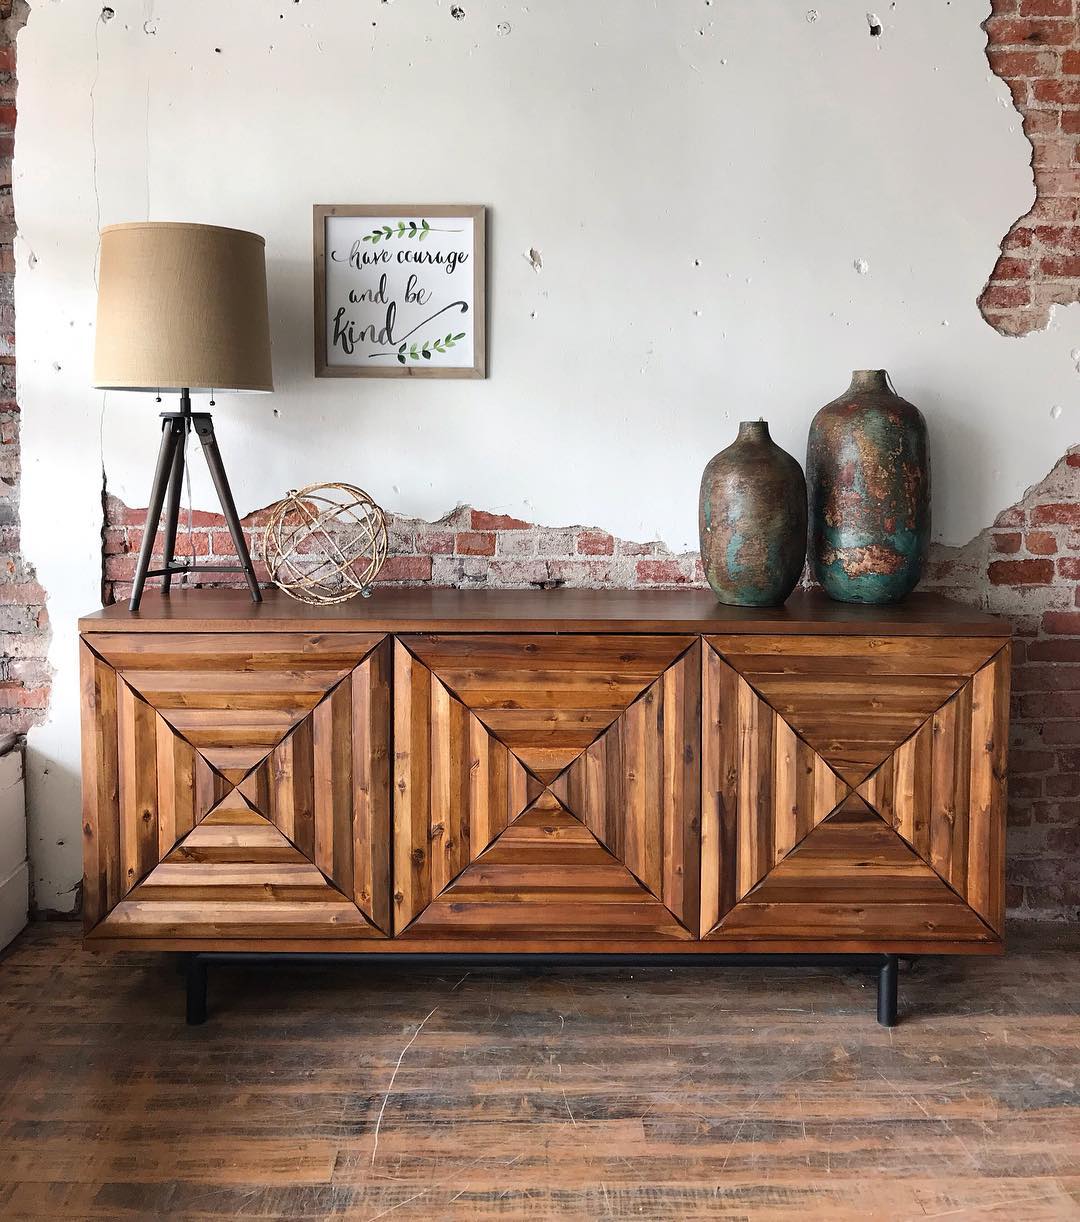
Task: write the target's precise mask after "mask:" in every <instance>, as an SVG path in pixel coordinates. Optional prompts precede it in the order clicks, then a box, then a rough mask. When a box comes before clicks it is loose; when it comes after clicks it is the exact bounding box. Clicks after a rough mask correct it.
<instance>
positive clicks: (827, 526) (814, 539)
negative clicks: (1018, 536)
mask: <svg viewBox="0 0 1080 1222" xmlns="http://www.w3.org/2000/svg"><path fill="white" fill-rule="evenodd" d="M806 478H807V483H808V485H809V489H810V558H811V562H812V564H813V570H814V576H815V577H816V578H817V580H818V581H819V582H820V583H821V585H822V587H823V588H824V589H825V591H826V592H827V593H828V594H829V595H830V596H831V597H833V598H835V599H838V600H839V601H840V602H854V603H890V602H896V601H897V599H900V598H903V597H904V595H905V594H908V593H910V592H911V591H912V590H913V589H914V588H915V586H916V584H917V583H918V580H919V578H920V576H921V575H922V570H923V565H924V563H925V561H926V552H927V548H928V547H929V544H930V450H929V444H928V440H927V434H926V421H925V420H924V419H923V416H922V413H921V412H920V411H919V409H918V408H917V407H915V406H914V404H911V403H908V401H907V400H906V399H901V398H900V396H899V395H898V394H896V393H895V392H894V391H893V390H892V388H891V387H890V385H889V376H888V374H887V373H886V372H885V370H884V369H858V370H856V371H855V372H854V373H853V374H852V375H851V385H850V386H849V387H848V389H847V391H846V392H845V393H844V394H842V395H841V396H840V398H839V399H834V400H833V401H832V402H831V403H829V404H826V406H825V407H823V408H822V409H821V411H819V412H818V414H817V415H816V416H815V417H814V421H813V423H812V424H811V426H810V438H809V441H808V442H807V447H806Z"/></svg>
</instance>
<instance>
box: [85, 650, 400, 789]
mask: <svg viewBox="0 0 1080 1222" xmlns="http://www.w3.org/2000/svg"><path fill="white" fill-rule="evenodd" d="M381 639H382V638H381V636H380V635H377V634H373V633H353V632H346V633H338V634H327V635H325V636H311V635H304V634H300V633H217V634H213V635H210V634H200V635H197V636H188V637H177V636H165V635H159V634H156V633H127V634H125V633H116V634H115V635H112V636H109V637H108V638H107V639H105V640H102V641H99V642H96V648H97V649H98V652H99V654H100V655H101V657H102V658H103V659H104V660H105V661H106V662H108V663H109V665H110V666H112V668H113V669H114V670H115V671H117V673H118V674H120V675H121V676H122V677H123V679H124V681H125V682H126V683H127V684H128V686H129V687H131V688H132V689H133V690H134V691H136V692H138V693H139V695H140V696H142V698H143V699H144V700H145V701H146V703H147V704H149V705H150V706H151V707H152V708H154V709H156V710H157V711H158V712H159V713H160V714H161V716H162V717H163V718H164V719H165V720H166V721H167V722H168V723H169V725H171V726H172V727H173V729H174V730H176V732H177V733H178V734H180V735H181V736H182V737H183V738H185V739H186V740H187V741H188V742H189V743H191V745H192V746H193V747H195V748H196V749H197V750H198V751H199V753H200V754H201V755H202V756H203V757H204V758H205V759H206V760H207V761H208V762H209V763H210V764H212V765H213V767H214V768H215V769H216V770H217V771H218V772H219V773H220V774H221V775H222V776H223V777H225V779H226V780H228V781H230V782H232V783H233V784H234V785H235V784H238V783H239V782H240V781H241V780H242V779H243V778H244V777H245V776H246V775H247V773H248V772H250V771H251V769H252V768H254V767H255V766H256V764H258V763H259V762H260V761H261V760H263V759H265V758H266V756H267V755H268V754H269V752H270V750H271V748H272V747H274V746H276V744H277V743H279V742H280V741H281V740H282V738H283V737H284V736H285V735H286V734H287V733H288V732H289V730H291V729H292V728H293V727H294V726H295V725H296V724H297V723H298V722H299V721H300V720H301V719H302V718H303V717H305V716H306V715H307V714H308V713H310V712H311V710H312V709H313V708H314V707H315V705H316V704H318V703H319V701H320V700H321V699H322V698H323V696H325V695H326V693H327V692H328V691H329V690H330V688H332V687H333V686H334V684H335V683H337V682H338V681H339V680H340V679H343V678H344V677H345V676H346V675H347V674H348V673H349V671H350V670H352V668H353V667H354V666H355V665H356V664H357V663H358V662H359V661H360V659H361V658H362V657H364V655H365V654H367V653H368V652H369V650H371V649H373V648H374V647H375V645H377V644H378V643H379V641H380V640H381Z"/></svg>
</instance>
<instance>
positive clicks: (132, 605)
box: [128, 420, 183, 611]
mask: <svg viewBox="0 0 1080 1222" xmlns="http://www.w3.org/2000/svg"><path fill="white" fill-rule="evenodd" d="M182 428H183V426H182V425H181V426H180V428H179V429H178V427H177V423H176V421H174V420H166V421H165V423H164V425H163V426H162V432H161V449H160V450H159V451H158V460H157V468H156V469H155V471H154V483H153V486H152V487H151V489H150V504H149V505H148V506H147V507H146V530H145V532H144V533H143V541H142V547H141V549H140V550H139V560H138V563H137V564H136V566H135V580H134V581H133V582H132V586H131V601H130V602H129V603H128V609H129V610H131V611H138V609H139V602H140V601H141V599H142V592H143V586H144V585H145V584H146V573H147V570H148V569H149V568H150V558H151V556H153V554H154V538H155V537H156V535H157V528H158V523H159V522H160V521H161V507H162V505H163V504H164V503H165V492H166V489H167V487H168V480H169V474H170V472H171V471H172V468H173V455H174V453H175V450H176V446H177V445H178V444H182V443H181V441H180V438H181V437H182Z"/></svg>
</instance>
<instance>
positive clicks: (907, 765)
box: [858, 652, 1009, 932]
mask: <svg viewBox="0 0 1080 1222" xmlns="http://www.w3.org/2000/svg"><path fill="white" fill-rule="evenodd" d="M1008 679H1009V672H1008V660H1007V653H1006V652H1003V653H1002V654H999V655H997V656H996V657H995V658H994V659H993V660H992V661H991V662H990V663H989V664H988V665H986V666H984V667H983V668H982V669H981V670H979V671H978V672H977V673H976V675H975V676H974V678H973V679H972V680H971V681H970V682H969V683H966V684H965V685H964V686H963V687H962V688H961V689H960V691H959V692H958V693H957V694H956V695H955V696H954V697H953V698H952V699H951V700H949V701H947V702H946V703H945V704H944V705H942V707H941V708H940V709H938V710H937V711H936V712H935V713H934V715H933V716H932V718H930V719H929V720H928V721H926V722H924V723H923V725H922V726H920V727H919V729H918V730H917V731H916V732H915V734H913V735H912V736H911V737H910V738H909V739H907V740H906V741H905V742H904V743H902V744H901V745H900V747H898V748H897V750H896V751H895V752H894V753H893V754H892V755H891V756H890V758H889V759H888V760H887V761H886V762H885V763H884V764H883V765H882V766H881V767H880V768H879V769H878V770H877V771H876V772H875V773H873V775H872V776H870V777H869V778H868V779H867V780H866V781H865V782H864V783H863V784H862V785H861V786H859V789H858V793H859V794H860V796H862V797H863V798H864V799H865V800H866V801H867V802H868V803H869V804H870V806H871V807H872V808H873V809H874V810H876V811H878V812H879V813H880V814H881V815H882V817H883V818H884V819H885V820H886V822H887V823H889V824H890V825H891V826H892V827H893V828H894V829H895V830H896V831H897V832H898V833H899V834H900V835H901V836H902V837H903V838H904V840H905V841H907V843H908V844H910V845H911V847H912V848H913V849H914V850H915V852H916V853H918V855H919V856H920V857H921V858H922V859H923V860H924V861H925V862H927V863H928V864H929V865H930V866H931V867H932V868H933V869H934V870H935V871H936V872H937V873H938V874H939V875H940V876H941V878H943V879H944V880H945V881H946V882H948V883H949V885H950V886H951V887H952V888H953V889H954V890H955V891H956V892H957V893H958V894H959V895H960V896H961V897H962V898H964V899H966V900H967V902H968V903H969V904H970V905H971V906H972V908H974V910H975V911H976V912H978V913H979V915H980V916H981V917H982V918H983V919H984V920H985V921H986V922H987V923H988V924H989V925H991V926H992V927H993V928H995V929H997V930H998V931H999V932H1000V931H1001V928H1002V924H1001V922H1002V920H1003V913H1002V911H1001V906H1002V897H1001V894H1000V892H1001V884H1000V881H998V882H995V880H1000V878H1001V874H1002V870H1003V861H1002V855H1003V844H1002V842H1003V838H1004V809H1005V750H1006V738H1007V716H1008Z"/></svg>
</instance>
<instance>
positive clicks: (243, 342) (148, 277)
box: [94, 221, 274, 611]
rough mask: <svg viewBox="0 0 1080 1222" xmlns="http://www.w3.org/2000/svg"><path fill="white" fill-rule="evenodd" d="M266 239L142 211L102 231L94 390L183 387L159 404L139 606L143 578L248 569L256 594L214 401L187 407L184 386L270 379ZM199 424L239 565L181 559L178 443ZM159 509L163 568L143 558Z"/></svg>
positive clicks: (246, 387) (265, 386)
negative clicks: (153, 217)
mask: <svg viewBox="0 0 1080 1222" xmlns="http://www.w3.org/2000/svg"><path fill="white" fill-rule="evenodd" d="M265 246H266V243H265V241H264V239H263V238H261V237H260V236H259V235H258V234H257V233H247V232H246V231H244V230H241V229H223V228H220V227H219V226H217V225H188V224H172V223H167V222H159V221H145V222H143V221H139V222H135V223H133V224H128V225H109V226H106V228H104V229H103V230H102V231H101V257H100V261H99V267H98V303H97V333H96V342H95V350H94V385H95V386H96V387H97V388H98V389H100V390H141V391H156V392H157V393H158V394H159V395H160V394H161V393H163V392H166V391H173V392H177V393H179V395H180V410H179V411H178V412H162V413H161V422H162V426H161V427H162V435H161V449H160V451H159V453H158V461H157V469H156V470H155V472H154V482H153V486H152V488H151V491H150V501H149V504H148V506H147V510H146V530H145V533H144V534H143V541H142V547H141V549H140V551H139V561H138V564H137V565H136V568H135V579H134V583H133V585H132V589H131V601H130V603H129V606H130V609H131V610H132V611H137V610H138V609H139V602H140V600H141V598H142V592H143V586H144V585H145V583H146V579H147V577H161V578H163V579H164V580H163V583H162V588H163V591H164V592H165V593H168V591H169V584H170V581H171V580H172V577H173V575H174V574H179V573H190V572H193V571H198V572H212V573H243V574H244V576H245V577H246V579H247V584H248V588H249V589H250V591H251V597H252V598H253V599H254V600H255V602H260V601H261V599H262V595H261V594H260V593H259V583H258V581H257V580H256V578H255V570H254V568H253V567H252V563H251V556H250V554H249V553H248V549H247V544H246V543H245V542H244V533H243V531H242V530H241V528H240V519H239V517H238V516H237V513H236V505H235V504H234V503H233V498H232V492H231V491H230V489H229V481H228V479H227V478H226V476H225V467H224V465H223V464H222V461H221V454H220V452H219V450H218V446H217V441H216V439H215V437H214V424H213V421H212V419H211V417H210V413H209V412H193V411H192V410H191V394H192V392H193V391H194V392H196V393H208V394H210V396H211V399H210V406H211V407H212V406H213V405H214V401H213V394H214V393H215V392H216V391H219V390H222V391H267V390H273V389H274V384H273V375H272V373H271V368H270V320H269V313H268V310H267V305H266V263H265V258H264V249H265ZM192 429H194V431H195V434H196V436H197V437H198V439H199V443H200V445H201V446H202V451H203V454H204V455H205V457H206V464H207V466H208V467H209V468H210V477H211V479H212V480H213V481H214V488H215V490H216V491H217V495H218V500H219V501H220V502H221V508H222V512H223V513H224V515H225V521H226V523H227V524H228V527H229V533H230V534H231V535H232V540H233V544H234V545H235V547H236V554H237V556H238V557H239V560H240V563H239V564H238V565H215V564H195V563H194V559H195V558H194V556H192V557H191V561H190V562H187V561H184V562H180V561H177V559H176V555H175V551H176V528H177V522H178V519H179V514H180V491H181V486H182V484H183V480H184V462H185V459H184V453H185V448H186V441H187V437H188V435H189V434H190V433H191V431H192ZM163 508H164V511H165V525H164V549H163V550H164V555H163V567H162V568H160V569H153V570H151V569H150V560H151V557H152V555H153V551H154V538H155V536H156V534H157V529H158V524H159V522H160V521H161V514H162V509H163Z"/></svg>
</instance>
